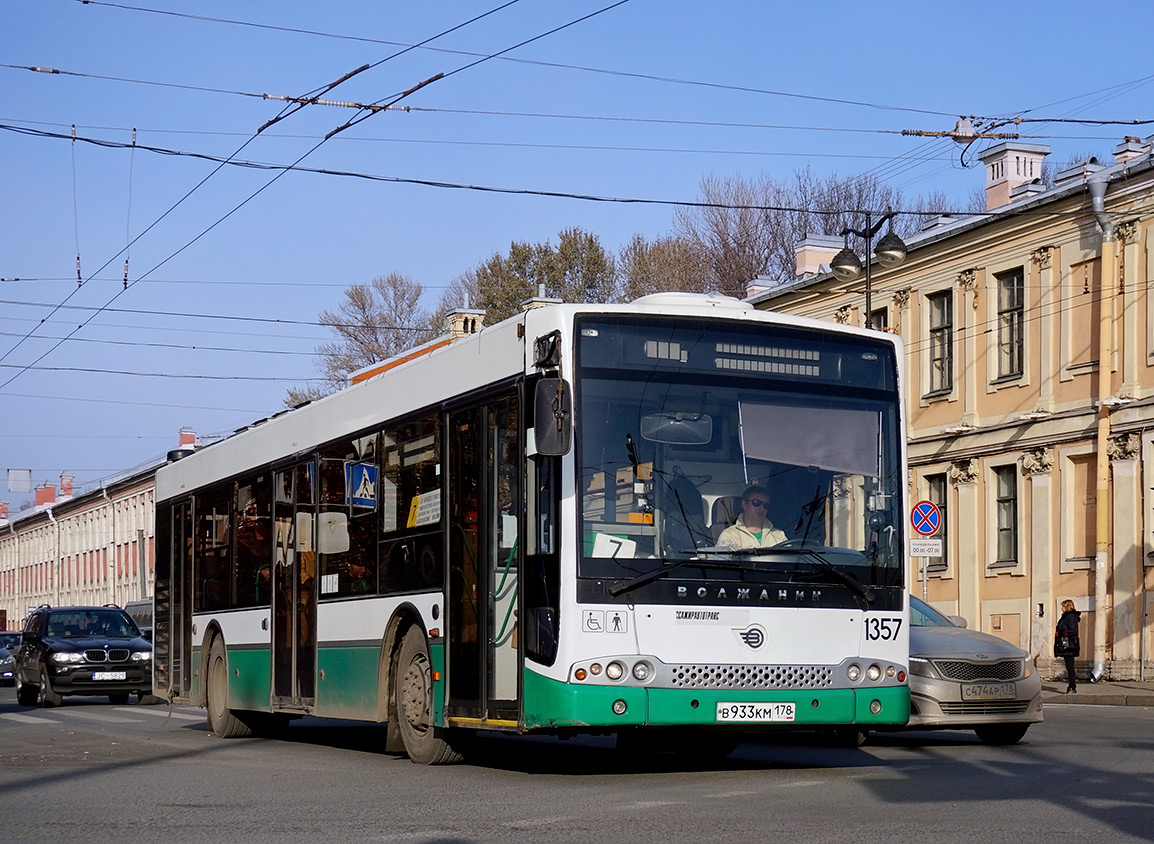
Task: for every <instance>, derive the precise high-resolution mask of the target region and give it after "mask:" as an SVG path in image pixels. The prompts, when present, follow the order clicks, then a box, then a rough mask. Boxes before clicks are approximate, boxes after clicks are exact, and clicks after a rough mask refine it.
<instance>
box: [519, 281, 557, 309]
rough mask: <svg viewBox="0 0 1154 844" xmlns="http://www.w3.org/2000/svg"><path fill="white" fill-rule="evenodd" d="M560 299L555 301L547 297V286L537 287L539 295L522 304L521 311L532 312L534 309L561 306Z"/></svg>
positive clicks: (540, 285)
mask: <svg viewBox="0 0 1154 844" xmlns="http://www.w3.org/2000/svg"><path fill="white" fill-rule="evenodd" d="M560 304H561V300H560V299H554V298H552V297H550V296H546V295H545V285H544V284H538V285H537V295H536V296H531V297H529V298H528V299H526V300H525V301H524V302H522V303H521V311H522V312H524V311H531V310H533V309H534V308H544V307H545V306H546V305H560Z"/></svg>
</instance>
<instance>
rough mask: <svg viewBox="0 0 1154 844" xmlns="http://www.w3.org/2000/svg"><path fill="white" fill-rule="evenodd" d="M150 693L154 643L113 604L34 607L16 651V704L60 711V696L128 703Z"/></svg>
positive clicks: (126, 614) (130, 618) (129, 617)
mask: <svg viewBox="0 0 1154 844" xmlns="http://www.w3.org/2000/svg"><path fill="white" fill-rule="evenodd" d="M130 694H136V695H137V696H138V697H139V698H140V699H141V700H143V699H144V698H145V696H147V695H151V694H152V643H151V642H149V641H148V640H147V639H145V638H144V637H143V636H142V635H141V633H140V629H139V628H137V626H136V623H135V622H134V621H133V620H132V617H131V616H129V614H128V613H126V612H125V611H124V610H122V609H121V608H120V607H117V606H114V605H108V606H103V607H51V606H42V607H37V608H36V609H35V610H33V611H32V614H31V615H30V616H28V621H27V623H26V624H25V625H24V634H23V636H22V637H21V640H20V649H19V650H18V651H17V652H16V700H17V701H18V702H19V703H20V704H21V705H23V706H35V705H36V704H37V703H38V702H39V703H41V704H43V705H44V706H59V705H60V700H61V698H62V697H63V696H64V695H108V699H109V700H111V701H112V702H113V703H127V702H128V696H129V695H130Z"/></svg>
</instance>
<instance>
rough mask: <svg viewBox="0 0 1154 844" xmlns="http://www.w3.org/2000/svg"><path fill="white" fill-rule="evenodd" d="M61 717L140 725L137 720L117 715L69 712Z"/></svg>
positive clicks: (62, 713)
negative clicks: (67, 716)
mask: <svg viewBox="0 0 1154 844" xmlns="http://www.w3.org/2000/svg"><path fill="white" fill-rule="evenodd" d="M60 714H61V715H65V714H67V715H69V716H75V717H77V718H87V719H88V720H90V721H106V722H108V723H110V724H136V723H139V722H138V721H137V720H136V719H135V718H118V717H117V716H115V715H102V714H100V713H99V712H81V711H79V710H69V711H68V712H67V713H64V712H61V713H60Z"/></svg>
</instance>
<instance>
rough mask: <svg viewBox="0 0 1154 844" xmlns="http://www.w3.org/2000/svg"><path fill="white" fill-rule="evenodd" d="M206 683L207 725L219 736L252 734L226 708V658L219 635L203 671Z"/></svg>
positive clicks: (234, 736)
mask: <svg viewBox="0 0 1154 844" xmlns="http://www.w3.org/2000/svg"><path fill="white" fill-rule="evenodd" d="M205 682H206V685H207V688H206V690H205V691H206V694H205V702H206V703H207V705H208V726H209V729H211V730H212V731H213V732H214V733H216V734H217V735H218V736H220V737H221V738H243V737H245V736H248V735H252V729H251V728H250V727H249V726H248V725H247V724H245V723H244V722H243V721H241V720H240V719H239V718H237V717H236V716H235V715H234V714H233V712H232V710H231V709H229V708H228V660H227V659H225V653H224V643H223V642H222V641H221V639H220V637H219V636H218V637H217V638H215V639H213V640H212V647H211V648H209V651H208V666H207V670H206V671H205Z"/></svg>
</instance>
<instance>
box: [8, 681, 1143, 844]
mask: <svg viewBox="0 0 1154 844" xmlns="http://www.w3.org/2000/svg"><path fill="white" fill-rule="evenodd" d="M383 737H384V734H383V730H382V729H381V728H379V727H378V728H374V727H365V726H360V725H352V726H350V725H348V724H345V723H340V722H324V721H317V720H305V721H302V722H297V723H296V724H294V725H293V726H292V727H290V728H289V730H288V731H287V733H286V734H285V736H284V737H283V738H278V739H234V740H221V739H218V738H216V737H215V736H213V735H211V734H210V733H209V732H208V731H207V729H206V727H205V723H204V717H203V713H202V711H201V710H198V709H194V708H190V707H176V708H174V709H173V710H172V711H171V712H170V711H169V709H168V707H166V706H138V705H129V706H114V705H112V704H109V703H107V702H106V701H103V700H101V699H98V698H69V699H66V702H65V705H64V706H63V707H60V708H57V709H52V710H40V709H30V708H27V707H21V706H17V705H16V702H15V695H14V694H13V692H12V690H11V689H8V688H4V689H0V840H4V841H6V842H20V841H31V840H37V841H71V842H122V844H134V843H135V842H168V841H179V842H182V843H183V842H224V841H227V842H237V841H239V842H250V841H251V842H265V841H267V842H278V844H285V842H305V841H308V842H314V841H338V840H339V841H404V842H414V844H432V842H445V843H446V844H447V842H511V841H517V842H522V841H528V842H554V841H556V842H568V841H582V842H585V841H596V842H620V844H641V842H661V844H681V843H682V842H702V841H718V842H720V841H725V842H762V841H772V842H774V844H778V842H819V841H839V842H870V844H879V842H899V841H900V842H909V841H917V842H919V844H927V843H928V842H951V844H953V842H961V841H973V842H982V844H993V842H1001V841H1015V842H1023V843H1024V844H1025V843H1027V842H1046V844H1053V842H1055V841H1076V842H1081V841H1110V842H1128V841H1152V840H1154V752H1152V751H1154V709H1150V708H1146V707H1133V706H1130V707H1115V706H1079V705H1065V706H1060V707H1051V708H1049V709H1047V710H1046V721H1045V722H1044V723H1042V724H1039V725H1035V726H1034V727H1032V728H1031V729H1030V732H1029V733H1028V734H1027V736H1026V739H1025V740H1024V741H1023V742H1022V743H1021V744H1019V745H1016V746H1012V747H991V746H987V745H983V744H981V743H980V742H979V741H977V739H976V738H975V737H974V735H973V733H970V732H956V733H952V732H944V731H943V732H933V733H921V734H919V733H894V734H888V735H880V736H873V737H871V739H870V742H869V743H867V744H866V746H865V747H863V748H861V749H856V750H850V749H842V748H830V747H825V746H822V745H820V744H818V743H817V742H816V741H815V740H814V739H813V738H812V737H811V736H808V735H803V734H781V735H776V736H772V737H768V738H766V737H762V738H754V739H750V740H749V741H746V742H744V743H743V744H742V745H741V747H740V748H739V749H738V750H737V752H736V753H735V754H734V755H733V756H732V757H731V758H730V759H727V760H724V761H723V762H721V763H717V764H710V765H708V766H693V765H689V764H687V763H686V762H685V761H684V760H682V759H680V758H678V757H675V756H672V755H657V756H648V757H641V758H631V757H626V756H622V755H620V754H618V753H617V752H616V751H615V750H614V749H613V747H612V744H611V742H609V741H608V740H607V739H587V740H586V739H582V740H574V741H570V742H562V741H557V740H553V739H543V738H516V739H515V738H498V739H494V740H490V741H485V742H482V743H481V745H480V748H479V757H478V758H477V759H476V760H475V761H471V762H469V763H466V764H463V765H458V766H451V767H441V768H424V767H420V766H417V765H413V764H412V763H410V762H409V761H408V760H406V759H403V758H399V757H395V756H390V755H386V754H383V753H382V752H380V750H379V748H380V746H381V744H382V742H383Z"/></svg>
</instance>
